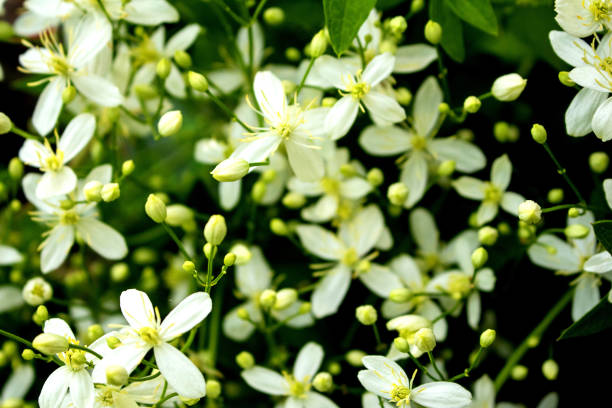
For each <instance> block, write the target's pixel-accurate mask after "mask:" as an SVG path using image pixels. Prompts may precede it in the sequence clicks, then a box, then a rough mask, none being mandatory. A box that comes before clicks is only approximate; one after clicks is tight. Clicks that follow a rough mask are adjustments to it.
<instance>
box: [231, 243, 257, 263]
mask: <svg viewBox="0 0 612 408" xmlns="http://www.w3.org/2000/svg"><path fill="white" fill-rule="evenodd" d="M230 252H231V253H233V254H235V255H236V265H244V264H246V263H248V262H249V261H250V260H251V256H252V254H251V251H250V250H249V248H247V247H246V245H244V244H236V245H234V246H233V247H232V249H230Z"/></svg>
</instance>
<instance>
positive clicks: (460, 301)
mask: <svg viewBox="0 0 612 408" xmlns="http://www.w3.org/2000/svg"><path fill="white" fill-rule="evenodd" d="M463 300H464V299H459V300H458V301H457V303H455V305H454V306H453V307H452V308H450V309H449V310H446V311H445V312H443V313H441V314H440V315H439V316H438V317H436V318H435V319H433V320H432V321H431V324H434V323H435V322H437V321H438V320H440V319H443V318H445V317H446V316H448V315H450V314H452V313H453V312H454V311H455V310H457V309H458V308H459V307H460V306H461V305H462V304H463Z"/></svg>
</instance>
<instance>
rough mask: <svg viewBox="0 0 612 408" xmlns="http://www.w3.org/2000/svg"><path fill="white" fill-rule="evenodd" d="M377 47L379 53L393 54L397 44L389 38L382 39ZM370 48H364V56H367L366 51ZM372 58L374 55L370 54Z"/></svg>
mask: <svg viewBox="0 0 612 408" xmlns="http://www.w3.org/2000/svg"><path fill="white" fill-rule="evenodd" d="M378 49H379V51H380V52H381V53H385V52H388V53H391V54H395V53H396V52H397V44H396V43H395V42H394V41H391V40H384V41H381V43H380V45H379V46H378ZM369 51H370V50H366V58H368V52H369ZM372 58H374V56H372Z"/></svg>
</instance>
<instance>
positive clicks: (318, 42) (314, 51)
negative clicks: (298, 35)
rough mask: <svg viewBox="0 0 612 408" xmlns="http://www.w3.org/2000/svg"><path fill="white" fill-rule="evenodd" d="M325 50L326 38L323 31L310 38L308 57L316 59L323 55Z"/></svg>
mask: <svg viewBox="0 0 612 408" xmlns="http://www.w3.org/2000/svg"><path fill="white" fill-rule="evenodd" d="M326 49H327V37H326V36H325V31H323V30H320V31H319V32H318V33H316V34H315V35H314V37H312V40H311V41H310V47H309V51H310V57H311V58H318V57H320V56H321V55H323V54H325V50H326Z"/></svg>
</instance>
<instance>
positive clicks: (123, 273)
mask: <svg viewBox="0 0 612 408" xmlns="http://www.w3.org/2000/svg"><path fill="white" fill-rule="evenodd" d="M129 276H130V268H129V267H128V265H127V264H126V263H125V262H119V263H116V264H114V265H113V266H112V267H111V270H110V277H111V280H112V281H113V282H123V281H124V280H126V279H127V278H128V277H129Z"/></svg>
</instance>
